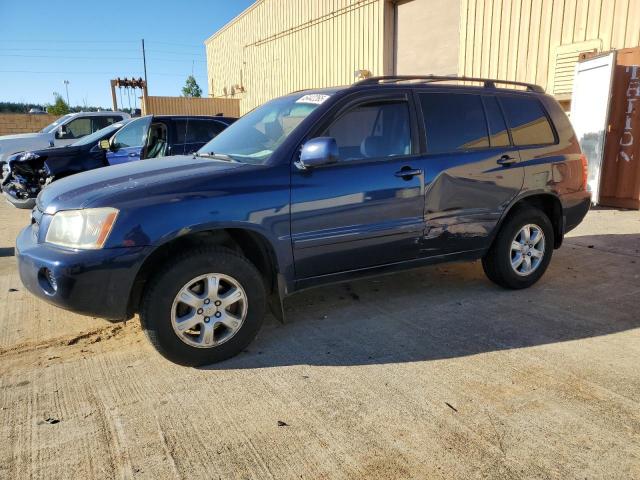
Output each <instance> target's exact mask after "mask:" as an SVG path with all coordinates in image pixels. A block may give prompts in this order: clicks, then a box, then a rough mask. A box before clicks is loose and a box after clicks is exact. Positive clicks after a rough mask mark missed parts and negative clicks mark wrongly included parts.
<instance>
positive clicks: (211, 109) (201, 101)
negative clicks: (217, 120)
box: [142, 97, 240, 117]
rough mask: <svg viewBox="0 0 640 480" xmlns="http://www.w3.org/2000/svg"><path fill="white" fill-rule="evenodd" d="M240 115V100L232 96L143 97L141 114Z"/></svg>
mask: <svg viewBox="0 0 640 480" xmlns="http://www.w3.org/2000/svg"><path fill="white" fill-rule="evenodd" d="M218 113H222V114H223V115H225V116H228V117H239V116H240V100H238V99H233V98H188V97H145V98H144V100H143V101H142V115H151V114H154V115H216V114H218Z"/></svg>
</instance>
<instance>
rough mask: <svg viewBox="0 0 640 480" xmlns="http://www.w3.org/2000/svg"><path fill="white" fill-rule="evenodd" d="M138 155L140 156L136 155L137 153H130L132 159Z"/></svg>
mask: <svg viewBox="0 0 640 480" xmlns="http://www.w3.org/2000/svg"><path fill="white" fill-rule="evenodd" d="M137 155H138V154H137V153H135V152H130V153H129V156H130V157H135V156H137Z"/></svg>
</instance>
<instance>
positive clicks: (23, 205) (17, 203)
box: [2, 190, 36, 210]
mask: <svg viewBox="0 0 640 480" xmlns="http://www.w3.org/2000/svg"><path fill="white" fill-rule="evenodd" d="M2 193H3V194H4V198H6V200H7V202H9V203H10V204H11V205H13V206H14V207H16V208H20V209H23V210H33V207H35V206H36V199H35V198H27V199H25V200H19V199H17V198H15V197H13V196H11V195H10V194H8V193H7V192H5V191H4V190H3V191H2Z"/></svg>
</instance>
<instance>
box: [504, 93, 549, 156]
mask: <svg viewBox="0 0 640 480" xmlns="http://www.w3.org/2000/svg"><path fill="white" fill-rule="evenodd" d="M500 103H501V104H502V108H503V109H504V113H505V115H506V117H507V122H508V123H509V128H510V129H511V137H512V138H513V143H514V144H515V145H517V146H524V145H548V144H552V143H555V137H554V135H553V130H552V129H551V125H550V124H549V119H548V118H547V116H546V115H545V113H544V110H542V105H540V102H539V101H538V100H536V99H535V98H526V97H519V96H515V95H508V96H504V97H501V98H500Z"/></svg>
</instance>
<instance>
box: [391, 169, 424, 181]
mask: <svg viewBox="0 0 640 480" xmlns="http://www.w3.org/2000/svg"><path fill="white" fill-rule="evenodd" d="M418 175H422V170H421V169H419V168H411V167H402V168H401V169H400V170H398V171H397V172H396V173H395V176H396V177H399V178H402V179H404V180H410V179H411V178H413V177H417V176H418Z"/></svg>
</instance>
